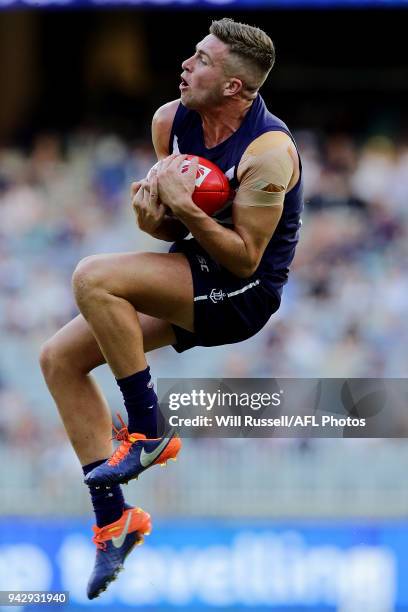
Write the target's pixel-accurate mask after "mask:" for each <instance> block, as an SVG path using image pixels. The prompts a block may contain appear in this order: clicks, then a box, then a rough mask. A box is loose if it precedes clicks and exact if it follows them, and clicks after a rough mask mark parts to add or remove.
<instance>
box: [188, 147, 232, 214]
mask: <svg viewBox="0 0 408 612" xmlns="http://www.w3.org/2000/svg"><path fill="white" fill-rule="evenodd" d="M193 157H195V156H194V155H189V156H188V157H187V159H186V161H185V162H184V164H183V166H182V168H181V171H182V172H186V171H187V168H188V166H189V165H190V160H191V159H192V158H193ZM195 185H196V186H195V189H194V191H193V196H192V199H193V202H194V204H196V205H197V206H198V207H199V208H201V210H203V211H204V212H205V213H207V215H213V214H214V213H215V212H217V210H219V209H220V208H222V207H223V206H224V204H226V202H227V200H228V197H229V195H230V186H229V182H228V179H227V177H226V176H225V174H224V173H223V171H222V170H220V168H219V167H218V166H216V165H215V164H213V163H212V162H210V161H209V160H208V159H205V158H204V157H199V158H198V170H197V174H196V181H195Z"/></svg>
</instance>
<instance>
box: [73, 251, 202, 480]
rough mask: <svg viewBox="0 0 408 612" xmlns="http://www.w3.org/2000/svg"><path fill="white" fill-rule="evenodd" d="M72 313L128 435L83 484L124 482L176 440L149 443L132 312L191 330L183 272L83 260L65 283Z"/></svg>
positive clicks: (149, 256) (180, 259)
mask: <svg viewBox="0 0 408 612" xmlns="http://www.w3.org/2000/svg"><path fill="white" fill-rule="evenodd" d="M73 288H74V291H75V296H76V299H77V303H78V306H79V308H80V310H81V312H82V314H83V316H84V317H85V319H86V320H87V322H88V323H89V325H90V327H91V329H92V332H93V334H94V335H95V338H96V339H97V341H98V344H99V346H100V348H101V351H102V353H103V354H104V357H105V359H106V361H107V362H108V364H109V365H110V367H111V369H112V372H113V374H114V375H115V377H116V378H117V382H118V385H119V387H120V389H121V391H122V393H123V397H124V401H125V406H126V409H127V412H128V429H127V428H126V427H125V425H124V424H123V428H122V430H120V431H119V432H118V439H120V440H121V441H122V444H121V445H120V447H119V448H118V449H117V450H116V451H115V452H114V453H113V455H112V456H111V458H110V459H109V461H107V462H106V464H104V465H101V466H98V467H96V468H95V470H93V471H92V472H91V473H90V474H88V475H87V477H86V482H87V484H104V485H108V484H113V483H123V482H128V481H129V480H131V479H132V478H137V476H138V475H139V474H140V473H141V472H143V471H144V470H145V469H147V468H148V467H150V466H151V465H154V464H157V463H165V462H166V461H167V460H168V459H171V458H175V457H176V456H177V454H178V452H179V450H180V446H181V444H180V440H179V439H178V438H176V437H175V436H174V432H173V433H172V434H171V435H170V436H163V437H161V438H160V437H159V438H158V437H157V435H158V434H157V431H158V421H157V419H158V407H157V396H156V394H155V393H154V391H153V389H152V384H151V382H150V373H149V368H148V367H147V363H146V357H145V351H144V345H143V333H142V329H141V325H140V321H139V315H138V313H139V312H142V313H144V314H147V315H150V316H153V317H155V318H158V319H160V320H165V321H167V322H169V323H174V324H176V325H178V326H180V327H183V328H185V329H187V330H190V331H192V330H193V320H194V314H193V312H194V309H193V305H194V300H193V283H192V276H191V269H190V265H189V263H188V261H187V259H186V257H185V256H184V255H183V254H180V253H174V254H173V253H171V254H161V253H140V254H135V253H123V254H116V255H99V256H95V257H90V258H86V259H85V260H83V261H82V262H80V264H79V265H78V267H77V269H76V271H75V273H74V276H73Z"/></svg>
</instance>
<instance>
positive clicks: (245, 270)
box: [234, 258, 260, 278]
mask: <svg viewBox="0 0 408 612" xmlns="http://www.w3.org/2000/svg"><path fill="white" fill-rule="evenodd" d="M259 261H260V260H259V259H258V258H257V259H256V260H248V261H246V262H244V263H242V264H241V265H240V266H238V267H237V269H236V270H235V271H234V274H235V275H236V276H238V277H239V278H251V276H253V275H254V274H255V272H256V271H257V269H258V266H259Z"/></svg>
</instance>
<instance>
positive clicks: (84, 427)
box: [40, 314, 175, 465]
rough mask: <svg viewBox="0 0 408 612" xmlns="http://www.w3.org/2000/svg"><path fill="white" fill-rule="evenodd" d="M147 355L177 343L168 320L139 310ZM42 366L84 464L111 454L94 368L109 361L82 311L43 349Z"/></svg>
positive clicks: (107, 420)
mask: <svg viewBox="0 0 408 612" xmlns="http://www.w3.org/2000/svg"><path fill="white" fill-rule="evenodd" d="M139 321H140V325H141V327H142V332H143V348H144V351H145V352H146V353H147V352H149V351H152V350H154V349H157V348H160V347H163V346H168V345H170V344H172V343H174V342H175V335H174V331H173V329H172V327H171V325H170V324H169V323H167V322H166V321H161V320H159V319H155V318H154V317H150V316H148V315H144V314H139ZM40 363H41V368H42V371H43V374H44V378H45V381H46V383H47V386H48V388H49V390H50V393H51V395H52V396H53V398H54V400H55V403H56V405H57V407H58V411H59V413H60V416H61V419H62V422H63V424H64V427H65V430H66V432H67V434H68V437H69V439H70V442H71V444H72V446H73V448H74V450H75V453H76V454H77V456H78V459H79V461H80V463H81V465H87V464H89V463H93V462H95V461H98V460H100V459H106V458H107V457H109V456H110V455H111V453H112V441H111V432H112V418H111V413H110V410H109V407H108V405H107V403H106V400H105V398H104V396H103V395H102V393H101V390H100V388H99V386H98V385H97V383H96V382H95V380H94V378H93V377H92V376H91V375H90V372H91V371H92V370H94V369H95V368H96V367H98V366H100V365H102V364H104V363H105V358H104V356H103V355H102V352H101V349H100V348H99V345H98V343H97V341H96V340H95V336H94V335H93V333H92V331H91V329H90V327H89V325H88V323H87V322H86V321H85V319H84V318H83V316H82V315H79V316H77V317H76V318H75V319H73V320H72V321H70V322H69V323H68V324H67V325H65V326H64V327H63V328H62V329H61V330H60V331H58V332H57V333H56V334H55V336H53V337H52V338H51V339H50V340H48V341H47V342H46V343H45V344H44V346H43V347H42V351H41V356H40Z"/></svg>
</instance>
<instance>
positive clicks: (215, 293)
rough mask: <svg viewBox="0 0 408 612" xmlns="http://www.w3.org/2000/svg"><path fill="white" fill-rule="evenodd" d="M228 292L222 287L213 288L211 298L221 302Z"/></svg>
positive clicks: (213, 300)
mask: <svg viewBox="0 0 408 612" xmlns="http://www.w3.org/2000/svg"><path fill="white" fill-rule="evenodd" d="M226 295H227V294H226V293H224V292H223V290H222V289H211V293H210V300H211V301H212V302H214V304H215V303H216V302H221V301H222V300H223V299H224V298H225V296H226Z"/></svg>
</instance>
